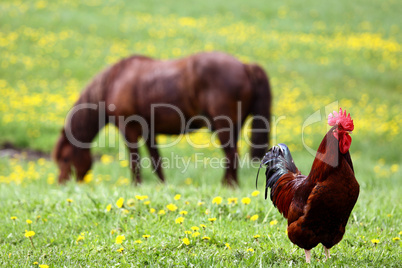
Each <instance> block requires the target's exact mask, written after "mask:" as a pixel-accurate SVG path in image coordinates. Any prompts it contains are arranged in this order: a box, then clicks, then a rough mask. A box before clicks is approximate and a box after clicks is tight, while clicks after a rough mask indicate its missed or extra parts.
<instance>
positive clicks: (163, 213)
mask: <svg viewBox="0 0 402 268" xmlns="http://www.w3.org/2000/svg"><path fill="white" fill-rule="evenodd" d="M158 214H159V215H165V214H166V212H165V211H164V210H163V209H161V210H159V212H158Z"/></svg>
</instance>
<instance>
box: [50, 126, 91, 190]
mask: <svg viewBox="0 0 402 268" xmlns="http://www.w3.org/2000/svg"><path fill="white" fill-rule="evenodd" d="M53 158H54V160H55V161H56V163H57V166H58V167H59V170H60V174H59V183H60V184H62V183H65V182H66V181H67V180H69V179H70V176H71V174H72V172H73V171H75V173H76V176H77V180H78V181H81V180H83V179H84V176H85V174H86V173H87V172H88V171H89V169H90V168H91V165H92V158H91V154H90V152H89V149H81V148H78V147H76V146H73V145H72V144H71V143H70V141H69V140H68V138H67V136H66V132H65V130H64V129H63V130H62V132H61V135H60V138H59V140H58V141H57V143H56V146H55V148H54V150H53Z"/></svg>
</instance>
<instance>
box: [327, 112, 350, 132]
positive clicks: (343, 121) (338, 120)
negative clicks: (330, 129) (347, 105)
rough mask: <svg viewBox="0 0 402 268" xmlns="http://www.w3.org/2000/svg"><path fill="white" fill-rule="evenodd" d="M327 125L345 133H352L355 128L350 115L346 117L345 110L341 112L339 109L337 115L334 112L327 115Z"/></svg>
mask: <svg viewBox="0 0 402 268" xmlns="http://www.w3.org/2000/svg"><path fill="white" fill-rule="evenodd" d="M328 125H330V126H335V125H338V126H340V127H342V128H343V129H344V130H347V131H352V130H353V129H354V128H355V126H354V125H353V120H352V118H350V114H348V115H347V116H346V110H345V111H342V108H339V113H337V112H335V111H334V112H333V113H331V114H329V115H328Z"/></svg>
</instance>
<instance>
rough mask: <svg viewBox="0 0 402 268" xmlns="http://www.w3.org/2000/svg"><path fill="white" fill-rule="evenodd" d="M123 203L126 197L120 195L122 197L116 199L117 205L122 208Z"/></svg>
mask: <svg viewBox="0 0 402 268" xmlns="http://www.w3.org/2000/svg"><path fill="white" fill-rule="evenodd" d="M123 204H124V198H123V197H120V198H119V199H118V200H117V201H116V206H117V207H118V208H122V207H123Z"/></svg>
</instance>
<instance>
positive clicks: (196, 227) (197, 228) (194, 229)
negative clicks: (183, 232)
mask: <svg viewBox="0 0 402 268" xmlns="http://www.w3.org/2000/svg"><path fill="white" fill-rule="evenodd" d="M191 230H193V232H195V231H198V230H200V228H199V227H198V226H192V227H191Z"/></svg>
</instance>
